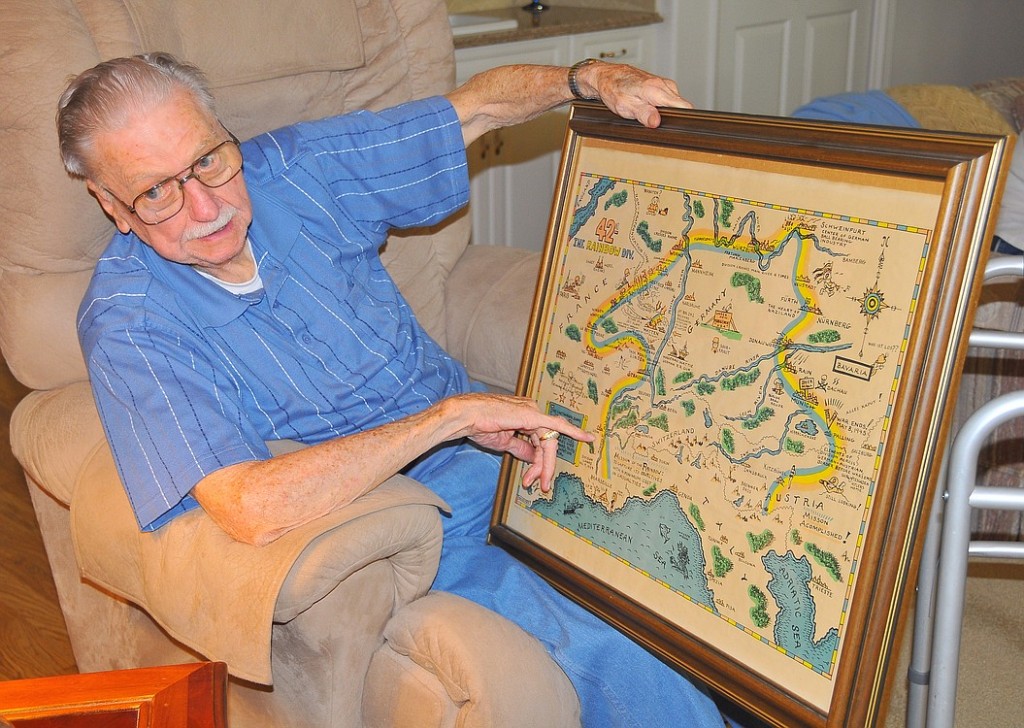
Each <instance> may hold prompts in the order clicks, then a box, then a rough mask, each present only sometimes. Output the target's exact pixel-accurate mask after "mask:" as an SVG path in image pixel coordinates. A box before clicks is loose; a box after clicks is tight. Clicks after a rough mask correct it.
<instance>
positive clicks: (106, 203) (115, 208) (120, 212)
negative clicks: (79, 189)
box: [85, 179, 132, 233]
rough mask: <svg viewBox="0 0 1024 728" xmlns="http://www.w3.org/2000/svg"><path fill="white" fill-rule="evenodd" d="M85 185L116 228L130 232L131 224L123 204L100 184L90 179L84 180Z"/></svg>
mask: <svg viewBox="0 0 1024 728" xmlns="http://www.w3.org/2000/svg"><path fill="white" fill-rule="evenodd" d="M85 186H86V187H88V188H89V192H90V193H92V196H93V197H95V198H96V201H97V202H99V203H100V207H102V208H103V211H104V212H105V213H107V216H108V217H110V219H111V220H113V221H114V224H115V225H117V229H118V230H119V231H120V232H122V233H128V232H130V231H131V229H132V226H131V222H130V221H129V219H128V216H127V212H128V211H127V210H124V209H122V207H123V206H122V205H121V204H119V203H118V201H117V200H115V199H114V196H113V195H111V194H110V193H109V192H107V190H106V189H105V188H104V187H103V186H102V185H99V184H97V183H95V182H93V181H92V180H91V179H88V180H86V181H85Z"/></svg>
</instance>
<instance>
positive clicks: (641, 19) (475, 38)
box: [454, 5, 662, 49]
mask: <svg viewBox="0 0 1024 728" xmlns="http://www.w3.org/2000/svg"><path fill="white" fill-rule="evenodd" d="M481 14H486V15H493V16H495V17H502V18H513V19H515V20H516V21H518V23H519V27H518V28H515V29H514V30H501V31H495V32H491V33H476V34H473V35H462V36H457V37H456V38H455V39H454V40H455V47H456V49H458V48H472V47H474V46H485V45H494V44H497V43H511V42H513V41H518V40H531V39H533V38H549V37H551V36H555V35H573V34H575V33H590V32H594V31H597V30H611V29H613V28H631V27H635V26H638V25H652V24H654V23H660V22H661V20H662V18H661V16H660V15H659V14H658V13H648V12H643V11H637V10H603V9H595V8H579V7H570V6H558V5H555V6H554V7H551V8H548V9H547V10H544V11H542V12H531V11H528V10H520V9H519V8H504V9H497V10H487V11H486V12H484V11H481Z"/></svg>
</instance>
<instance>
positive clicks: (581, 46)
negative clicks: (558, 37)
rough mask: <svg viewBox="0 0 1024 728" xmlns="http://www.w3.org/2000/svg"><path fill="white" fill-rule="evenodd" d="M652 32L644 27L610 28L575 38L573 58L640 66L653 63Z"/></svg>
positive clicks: (644, 66) (645, 66) (647, 66)
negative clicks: (595, 59)
mask: <svg viewBox="0 0 1024 728" xmlns="http://www.w3.org/2000/svg"><path fill="white" fill-rule="evenodd" d="M651 38H652V33H651V31H649V30H644V29H626V30H609V31H603V32H599V33H586V34H584V35H580V36H577V37H575V38H573V39H572V40H573V43H572V45H573V59H574V60H579V59H581V58H597V59H600V60H602V61H608V62H609V63H629V64H631V65H633V66H639V67H640V68H649V67H650V66H651V64H652V52H651V48H650V46H651Z"/></svg>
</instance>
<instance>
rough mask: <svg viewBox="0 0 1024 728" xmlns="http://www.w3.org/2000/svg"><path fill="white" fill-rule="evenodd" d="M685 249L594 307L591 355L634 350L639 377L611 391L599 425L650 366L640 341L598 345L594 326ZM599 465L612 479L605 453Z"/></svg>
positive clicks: (677, 250)
mask: <svg viewBox="0 0 1024 728" xmlns="http://www.w3.org/2000/svg"><path fill="white" fill-rule="evenodd" d="M685 249H686V243H685V242H684V241H683V240H682V239H680V240H679V241H677V243H676V244H675V245H673V246H672V249H671V250H670V251H669V252H668V255H666V256H665V257H664V258H663V259H662V260H661V262H660V263H658V265H656V266H654V267H653V268H651V269H650V270H648V271H646V272H645V273H644V274H643V275H640V276H638V277H637V278H635V279H633V280H632V281H631V282H630V284H629V285H628V286H626V288H625V290H623V291H620V292H616V293H615V294H614V295H613V296H611V297H610V298H608V299H607V300H605V301H603V302H602V303H600V304H599V305H598V306H596V307H595V308H594V312H593V313H592V314H591V316H590V319H589V320H588V321H587V326H586V332H587V341H588V343H589V344H590V348H591V351H592V352H593V353H594V356H596V357H597V358H603V357H604V356H607V355H608V354H610V353H611V352H613V351H618V350H619V349H623V348H629V347H635V348H636V350H637V352H638V353H639V355H640V366H639V367H637V372H638V373H636V374H633V375H632V376H629V377H624V378H622V379H620V380H619V381H617V382H616V383H615V384H613V385H612V387H611V388H610V391H609V394H608V398H607V399H606V400H605V404H604V407H603V408H602V411H601V422H605V423H607V422H608V417H609V413H610V412H611V405H612V402H614V401H615V398H616V397H617V396H618V394H619V393H620V392H622V391H623V390H625V389H626V388H628V387H632V386H633V385H634V384H637V383H638V382H642V381H643V379H644V377H643V374H642V372H644V371H646V370H647V365H648V363H649V362H648V359H647V352H646V351H645V350H644V347H643V346H642V345H641V344H640V339H639V337H637V336H633V335H625V336H624V337H623V338H621V339H619V340H617V341H613V342H611V343H610V344H602V345H599V344H598V343H597V341H596V340H595V339H594V332H595V330H596V328H597V322H598V321H600V320H601V319H602V318H604V317H605V316H607V315H608V314H609V313H610V312H611V310H612V309H613V308H614V307H616V306H618V304H619V303H620V302H621V301H624V300H626V299H627V298H630V297H631V296H633V295H634V294H636V293H638V292H639V291H641V290H642V289H643V288H645V287H646V286H647V285H648V284H650V282H651V281H653V280H655V279H656V278H659V277H660V276H661V275H663V274H664V272H665V271H666V270H668V269H669V268H670V267H671V266H672V265H673V264H675V262H676V261H677V260H678V259H679V258H680V257H681V256H682V254H683V251H684V250H685ZM601 462H602V465H601V468H602V470H601V476H602V477H603V478H606V479H607V478H609V477H611V458H610V457H609V456H608V454H607V453H606V454H605V457H603V458H601Z"/></svg>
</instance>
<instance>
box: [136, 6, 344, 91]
mask: <svg viewBox="0 0 1024 728" xmlns="http://www.w3.org/2000/svg"><path fill="white" fill-rule="evenodd" d="M125 6H126V7H127V8H128V12H129V14H130V15H131V18H132V22H133V23H134V24H135V28H136V30H137V31H138V33H139V38H140V39H141V41H142V47H143V49H144V50H146V51H157V50H160V51H168V52H170V53H173V54H174V55H176V56H177V57H178V58H181V59H183V60H187V61H188V62H189V63H193V64H195V65H196V66H198V67H199V68H201V69H203V71H204V73H206V75H207V78H209V80H210V84H211V85H212V86H213V87H214V88H220V87H224V86H235V85H239V84H244V83H251V82H254V81H264V80H266V79H271V78H279V77H283V76H292V75H295V74H297V73H307V72H312V71H346V70H349V69H352V68H358V67H359V66H361V65H363V47H362V45H361V44H358V43H339V42H338V39H339V38H346V39H351V38H359V37H360V36H361V34H360V33H358V32H356V33H354V32H352V29H353V28H357V27H358V25H359V18H358V14H357V10H356V6H355V0H289V2H287V3H269V4H268V3H264V2H262V0H220V1H219V2H204V3H180V2H177V3H176V2H165V1H162V0H125ZM227 27H232V28H233V30H232V32H230V33H229V32H225V30H224V29H225V28H227ZM280 37H284V38H302V43H292V42H288V43H275V42H274V39H275V38H280Z"/></svg>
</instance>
